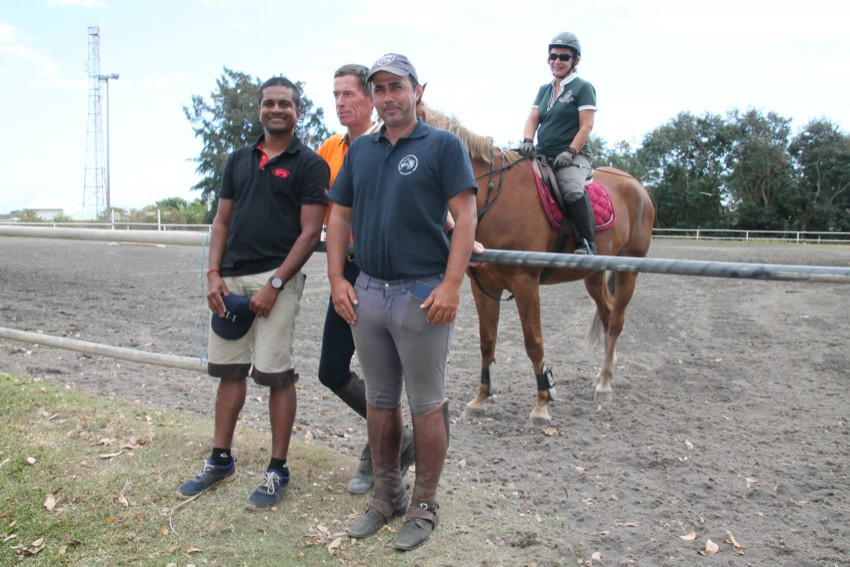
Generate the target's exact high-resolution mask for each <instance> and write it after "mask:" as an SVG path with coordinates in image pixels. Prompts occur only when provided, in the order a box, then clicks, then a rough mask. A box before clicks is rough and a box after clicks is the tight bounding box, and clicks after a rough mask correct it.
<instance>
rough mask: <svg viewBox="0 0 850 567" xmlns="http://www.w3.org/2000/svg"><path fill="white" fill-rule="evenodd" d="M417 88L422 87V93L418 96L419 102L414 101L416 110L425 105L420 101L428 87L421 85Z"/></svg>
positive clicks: (425, 84)
mask: <svg viewBox="0 0 850 567" xmlns="http://www.w3.org/2000/svg"><path fill="white" fill-rule="evenodd" d="M419 86H420V87H422V92H421V93H420V94H419V100H417V101H416V107H417V108H418V107H420V106H421V105H423V104H425V103H424V102H423V101H422V97H424V96H425V87H427V86H428V83H422V84H421V85H419Z"/></svg>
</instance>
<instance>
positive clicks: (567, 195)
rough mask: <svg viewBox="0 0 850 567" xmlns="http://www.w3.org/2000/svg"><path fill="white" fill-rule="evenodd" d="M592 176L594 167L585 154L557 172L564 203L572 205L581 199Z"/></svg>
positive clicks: (577, 156) (578, 156)
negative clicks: (586, 183)
mask: <svg viewBox="0 0 850 567" xmlns="http://www.w3.org/2000/svg"><path fill="white" fill-rule="evenodd" d="M592 175H593V165H592V164H591V161H590V158H588V157H587V156H586V155H584V154H577V155H576V157H574V158H573V163H571V164H570V165H568V166H567V167H562V168H561V169H558V170H557V171H555V177H557V178H558V187H559V188H560V189H561V195H563V196H564V201H566V202H567V203H572V202H574V201H577V200H578V199H580V198H581V196H582V194H583V193H584V184H585V182H587V180H588V179H589V178H590V177H591V176H592Z"/></svg>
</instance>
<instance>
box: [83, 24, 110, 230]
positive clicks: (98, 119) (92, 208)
mask: <svg viewBox="0 0 850 567" xmlns="http://www.w3.org/2000/svg"><path fill="white" fill-rule="evenodd" d="M88 34H89V57H88V62H87V63H86V72H87V73H88V75H89V118H88V126H87V129H86V170H85V178H84V181H83V216H84V217H86V218H98V217H100V215H101V214H102V215H103V216H104V220H105V221H106V222H112V218H111V212H112V205H111V203H110V191H109V189H110V188H109V80H110V79H117V78H118V74H117V73H112V74H110V75H103V74H101V72H100V28H99V27H98V26H89V27H88ZM101 83H106V142H105V144H104V137H103V104H102V102H103V97H102V95H101V91H100V85H101ZM104 146H105V148H106V150H105V151H104Z"/></svg>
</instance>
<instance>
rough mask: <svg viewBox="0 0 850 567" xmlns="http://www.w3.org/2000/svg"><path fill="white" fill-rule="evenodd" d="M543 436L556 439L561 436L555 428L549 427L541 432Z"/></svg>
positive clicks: (559, 431)
mask: <svg viewBox="0 0 850 567" xmlns="http://www.w3.org/2000/svg"><path fill="white" fill-rule="evenodd" d="M543 435H545V436H547V437H558V436H560V435H561V430H560V429H558V428H557V427H549V428H547V429H544V430H543Z"/></svg>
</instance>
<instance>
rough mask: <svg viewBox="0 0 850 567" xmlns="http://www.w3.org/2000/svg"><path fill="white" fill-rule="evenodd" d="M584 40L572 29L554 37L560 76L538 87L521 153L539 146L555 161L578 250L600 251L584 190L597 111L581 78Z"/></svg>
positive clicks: (552, 50) (554, 67)
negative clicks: (579, 68)
mask: <svg viewBox="0 0 850 567" xmlns="http://www.w3.org/2000/svg"><path fill="white" fill-rule="evenodd" d="M580 60H581V44H580V43H579V41H578V38H577V37H576V36H575V35H574V34H572V33H570V32H562V33H559V34H558V35H556V36H555V37H554V38H552V41H550V42H549V69H550V70H551V71H552V75H553V76H554V77H555V78H554V79H552V81H551V82H549V83H546V84H545V85H543V86H542V87H540V90H539V91H538V92H537V97H536V98H535V99H534V105H533V106H532V107H531V112H530V113H529V115H528V118H527V119H526V121H525V130H524V131H523V135H524V136H525V138H524V139H523V142H522V145H521V146H520V147H519V153H520V154H522V155H524V156H530V155H532V154H533V153H534V151H535V148H534V133H535V132H536V133H537V151H538V152H539V153H541V154H543V155H545V156H546V157H547V160H550V161H551V163H552V167H553V168H554V169H555V176H556V177H557V179H558V188H559V189H560V192H561V196H562V200H563V202H564V208H565V209H566V213H567V214H568V215H569V218H570V220H571V221H572V223H573V227H575V230H576V232H577V233H578V239H577V241H576V249H575V253H576V254H595V253H596V241H595V238H594V237H595V232H594V228H593V224H594V223H593V208H592V207H591V204H590V198H589V197H588V195H587V193H586V192H585V191H584V185H585V181H586V180H588V179H590V177H591V175H592V173H593V169H592V165H591V162H590V157H589V156H588V154H587V151H586V144H587V139H588V137H590V131H591V130H592V129H593V117H594V114H595V113H596V90H595V89H594V88H593V85H591V84H590V83H588V82H587V81H585V80H584V79H581V78H579V76H578V74H577V69H576V68H577V67H578V62H579V61H580Z"/></svg>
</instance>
